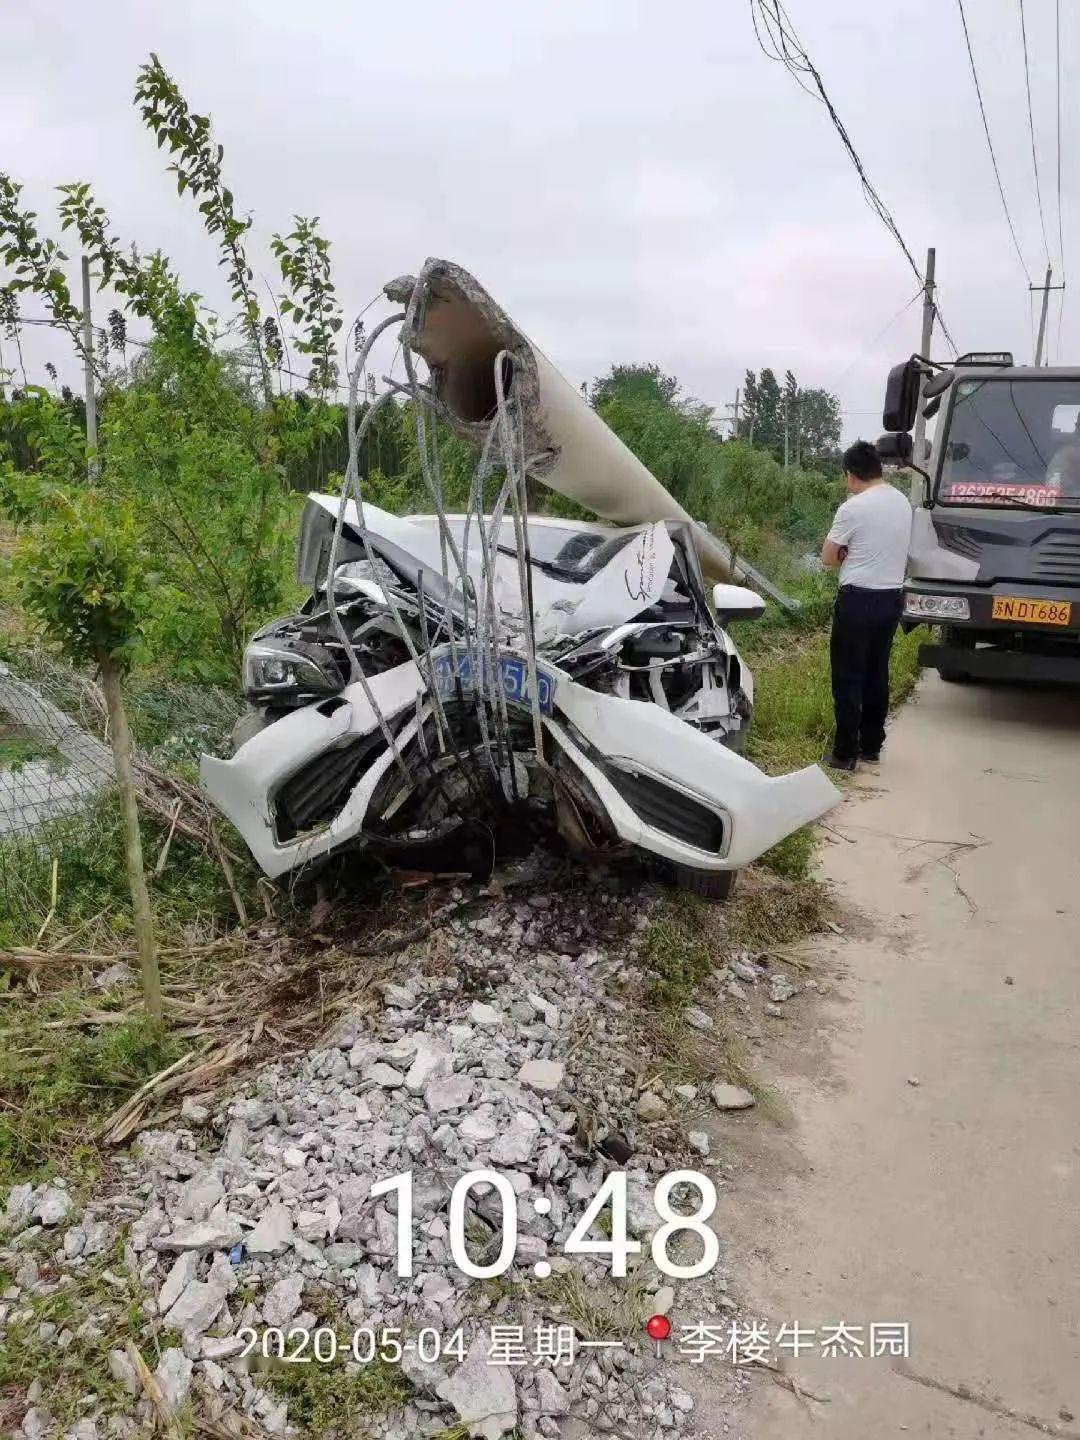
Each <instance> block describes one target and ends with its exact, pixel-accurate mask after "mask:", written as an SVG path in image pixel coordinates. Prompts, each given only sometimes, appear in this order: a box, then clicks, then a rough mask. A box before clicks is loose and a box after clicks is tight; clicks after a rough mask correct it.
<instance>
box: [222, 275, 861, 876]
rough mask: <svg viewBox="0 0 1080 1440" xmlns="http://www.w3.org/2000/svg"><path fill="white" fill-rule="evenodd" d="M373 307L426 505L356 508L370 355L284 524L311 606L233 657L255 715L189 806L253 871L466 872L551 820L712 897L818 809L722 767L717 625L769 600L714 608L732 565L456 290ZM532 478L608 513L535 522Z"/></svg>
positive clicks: (811, 797)
mask: <svg viewBox="0 0 1080 1440" xmlns="http://www.w3.org/2000/svg"><path fill="white" fill-rule="evenodd" d="M387 293H388V295H390V296H391V298H399V297H400V298H407V301H408V308H407V309H406V311H405V312H404V313H403V314H401V315H397V316H393V317H391V320H392V321H393V322H397V321H399V320H400V321H402V322H403V325H402V329H401V332H400V338H401V341H402V347H403V353H404V354H405V355H406V369H407V372H408V375H409V386H408V387H402V388H406V389H407V393H408V395H409V397H410V398H411V399H412V400H413V401H414V402H415V403H414V411H415V413H416V415H417V417H418V419H417V423H418V426H419V428H420V434H419V440H420V445H421V453H422V455H423V456H424V457H425V460H426V463H425V478H426V479H427V481H428V484H429V489H430V491H431V495H432V500H433V511H432V513H431V514H430V515H426V516H425V515H418V516H408V517H400V516H396V515H392V514H389V513H387V512H386V511H383V510H380V509H378V508H377V507H376V506H373V505H371V504H370V503H366V502H365V501H364V499H363V496H362V493H361V485H360V481H359V465H358V463H357V454H358V450H359V447H360V445H361V444H362V440H363V432H364V422H363V421H362V420H358V418H357V415H356V404H355V397H356V390H357V378H356V377H357V376H358V375H360V374H362V373H363V369H362V367H363V365H364V363H365V361H366V356H367V348H368V347H365V350H364V351H363V352H362V353H361V357H360V359H359V360H358V363H357V369H356V372H354V376H353V386H352V392H351V398H352V404H351V406H350V411H351V414H350V436H351V445H352V448H351V453H350V463H349V471H348V473H347V475H346V480H345V489H344V493H343V494H342V495H341V496H340V497H338V496H325V495H312V496H310V497H309V500H308V504H307V507H306V509H305V512H304V519H303V524H302V532H301V538H300V550H299V566H298V571H299V575H300V578H301V580H302V582H303V583H304V584H305V585H307V586H308V587H309V588H310V590H311V597H310V599H309V600H308V602H307V603H306V605H305V606H304V607H303V609H302V611H301V612H300V613H299V614H297V615H293V616H289V617H287V618H285V619H282V620H278V621H275V622H273V623H272V624H270V625H268V626H266V627H265V628H264V629H263V630H262V631H260V632H259V634H258V635H256V636H255V638H254V639H253V640H252V642H251V644H250V645H249V647H248V651H247V654H246V657H245V661H244V689H245V692H246V694H247V697H248V700H249V702H250V706H251V709H250V711H249V713H248V715H246V716H245V717H244V718H243V720H242V721H241V724H240V726H239V727H238V733H237V736H236V740H237V748H236V751H235V754H234V755H233V756H232V758H231V759H228V760H219V759H214V758H211V757H204V758H203V761H202V779H203V784H204V787H205V789H206V791H207V792H208V794H209V795H210V797H211V798H212V799H213V801H214V802H215V804H216V805H217V806H218V807H219V808H220V809H221V810H222V812H223V813H224V814H225V815H226V816H227V817H228V818H229V819H230V820H231V821H232V823H233V824H234V825H235V826H236V828H237V829H238V830H239V831H240V833H241V834H242V835H243V837H244V839H245V840H246V841H247V843H248V845H249V846H250V848H251V850H252V853H253V854H254V855H255V857H256V859H257V860H258V862H259V864H260V865H261V866H262V868H263V870H264V871H265V872H266V873H267V874H268V875H270V876H272V877H276V876H282V875H285V874H288V873H290V872H296V871H298V870H300V869H302V868H303V867H309V866H311V865H313V864H314V863H316V862H322V861H324V860H325V859H327V858H328V857H331V856H334V855H337V854H340V853H342V852H343V851H347V850H348V849H351V848H361V847H362V848H366V849H368V850H370V851H373V852H375V853H376V854H379V855H381V856H382V857H384V858H388V859H391V860H394V859H396V860H398V861H399V862H400V863H401V864H404V865H408V866H411V867H414V868H436V869H439V870H453V871H469V872H472V873H477V874H484V873H487V872H489V871H490V868H491V865H492V863H493V861H494V856H495V853H496V851H497V850H498V848H499V847H500V845H502V844H503V843H507V841H508V839H509V843H513V838H512V837H516V839H517V842H518V843H520V840H521V837H522V835H524V836H525V837H526V840H527V839H528V837H529V835H530V834H532V833H533V832H534V830H535V829H536V828H537V827H540V826H542V825H544V824H551V823H552V822H554V823H557V825H558V829H559V831H560V832H561V834H562V835H563V837H564V839H565V840H566V841H567V842H569V843H570V844H571V845H572V846H573V847H575V848H577V849H588V850H591V851H594V852H600V853H602V854H608V855H612V856H615V855H618V854H619V853H626V852H633V851H636V852H639V853H641V852H644V853H646V854H647V855H650V856H653V857H656V858H657V859H658V860H659V861H660V862H663V863H664V865H665V866H666V867H667V869H668V870H669V871H670V872H672V873H674V875H675V876H676V877H677V878H678V879H679V880H680V882H681V883H683V884H686V885H689V886H692V887H693V888H695V889H698V890H701V891H702V892H704V893H707V894H711V895H714V896H723V895H726V894H727V892H728V890H729V889H730V887H731V882H732V879H733V876H734V873H735V872H736V871H737V870H738V869H739V868H740V867H742V866H744V865H746V864H747V863H748V862H749V861H751V860H753V859H754V858H756V857H757V856H758V855H760V854H761V853H762V852H763V851H764V850H766V849H768V848H769V847H770V846H771V845H774V844H775V843H776V842H777V841H779V840H781V839H782V838H783V837H784V836H786V835H788V834H790V833H791V832H792V831H793V830H795V829H797V828H798V827H799V826H801V825H804V824H806V823H808V822H809V821H811V820H814V819H816V818H817V817H818V816H820V815H822V814H823V813H824V812H825V811H826V810H828V809H829V808H830V807H831V806H832V805H833V804H834V803H835V802H836V800H837V798H838V795H837V792H836V790H835V789H834V787H833V786H832V785H831V783H830V782H829V781H828V780H827V779H826V777H825V776H824V774H823V773H822V772H821V771H820V770H819V769H818V768H817V767H816V766H811V767H809V768H807V769H805V770H802V771H799V772H797V773H795V774H792V775H786V776H781V777H775V778H773V777H768V776H766V775H764V774H762V773H761V772H760V771H759V770H758V769H757V768H756V767H755V766H754V765H752V764H750V763H749V762H748V761H747V760H745V759H744V758H743V757H742V756H741V755H740V754H739V753H738V752H739V750H740V749H741V748H742V745H743V742H744V740H745V736H746V731H747V727H748V726H749V724H750V720H751V717H752V713H753V682H752V678H751V676H750V673H749V671H748V669H747V667H746V666H745V664H744V663H743V661H742V659H741V657H740V655H739V652H738V650H737V649H736V647H735V645H734V643H733V642H732V640H731V638H730V637H729V635H728V634H727V631H726V629H725V628H724V622H725V621H732V620H735V619H737V618H738V617H740V616H741V617H744V618H747V617H751V616H754V615H759V614H761V613H762V611H763V609H764V602H763V601H761V600H760V599H759V597H758V596H757V595H756V594H755V593H754V592H753V591H751V590H749V589H747V588H745V587H743V586H740V585H735V584H730V583H727V582H726V580H725V579H723V578H722V579H721V581H720V583H718V584H715V586H714V587H713V588H712V590H711V594H710V590H709V584H708V583H707V580H706V573H707V568H708V569H711V570H712V575H711V576H710V577H709V578H710V580H713V579H715V578H716V575H717V574H720V575H721V576H723V575H724V569H725V562H726V560H727V558H728V557H727V556H726V552H723V551H722V547H720V546H719V545H718V543H717V542H716V541H715V540H713V538H712V537H711V536H709V535H708V534H707V532H705V531H703V530H702V529H701V528H700V527H699V526H697V525H695V524H694V522H692V521H691V520H690V518H689V516H687V515H686V514H685V512H683V511H682V510H681V509H680V507H678V506H677V505H676V503H675V502H674V501H673V500H672V499H671V497H670V496H669V495H668V494H667V492H666V491H665V490H664V489H663V487H662V486H660V485H659V484H658V482H657V481H656V480H655V479H654V477H652V476H651V475H650V474H649V472H648V471H646V470H644V468H643V467H642V466H641V465H640V463H639V462H638V461H637V460H635V459H634V457H632V456H631V455H630V452H629V451H627V450H626V449H625V447H624V446H622V445H621V442H619V441H618V440H617V438H616V437H615V436H613V435H612V433H611V432H610V431H609V430H608V429H607V428H606V427H605V426H604V425H603V423H602V422H601V421H600V420H599V418H598V417H597V416H595V414H594V412H592V411H591V409H590V408H589V407H588V406H586V405H585V404H584V402H583V401H581V399H580V397H579V396H578V395H577V394H576V392H574V391H572V390H571V388H570V387H569V386H566V385H565V382H563V381H562V380H561V377H559V376H558V375H557V372H555V371H554V370H553V369H552V368H551V367H550V365H549V364H548V362H547V361H546V360H544V359H543V357H542V356H540V355H539V352H537V351H535V349H534V347H532V346H531V344H530V342H528V341H527V340H526V339H525V337H524V336H522V335H521V333H520V332H519V331H518V330H517V329H516V327H514V326H513V325H512V322H510V321H509V319H508V317H506V316H505V314H504V313H503V312H502V311H501V310H499V309H498V307H497V306H496V305H495V304H494V302H493V301H492V300H491V299H490V297H489V296H487V295H486V292H484V291H482V290H481V289H480V287H479V286H477V284H476V282H475V281H474V280H473V279H472V277H471V276H468V275H467V274H466V272H464V271H460V270H459V269H458V268H457V267H455V266H452V265H450V264H449V263H448V262H445V261H429V262H428V264H427V266H425V268H424V271H423V272H422V274H421V276H420V277H419V278H418V279H416V280H412V279H408V280H404V281H396V282H394V284H393V285H392V286H388V287H387ZM389 323H391V322H390V321H387V322H384V325H383V326H381V327H376V329H375V331H373V332H372V336H371V338H370V340H369V342H368V345H369V346H370V344H371V343H373V342H374V340H375V339H376V338H377V336H378V334H379V332H380V330H381V329H384V328H385V327H386V325H388V324H389ZM416 357H419V358H420V359H422V360H423V361H424V362H425V364H426V366H427V370H428V374H427V378H426V379H425V380H424V381H421V380H420V379H419V378H418V377H417V374H416V371H415V369H414V365H413V363H412V362H413V360H414V359H415V358H416ZM553 377H554V378H553ZM560 387H562V388H560ZM383 399H384V401H386V402H387V403H392V399H391V400H387V397H383ZM579 408H580V411H584V412H586V413H585V414H581V413H579ZM425 411H427V412H428V413H429V414H431V413H434V414H437V415H438V416H439V417H440V418H442V419H443V420H445V421H447V422H448V423H449V424H451V425H452V426H453V427H454V428H455V429H456V430H457V431H458V433H460V434H463V435H466V436H467V437H468V438H470V439H472V440H474V441H475V442H476V444H477V447H478V450H479V452H480V461H479V464H478V468H477V479H476V482H475V484H474V492H473V503H472V504H471V505H470V508H469V510H468V511H467V512H466V513H463V514H450V513H447V512H446V510H445V508H444V507H443V505H442V503H441V486H440V482H439V478H438V465H437V455H436V454H435V453H434V450H433V447H431V445H430V436H429V434H428V433H427V432H425V429H424V415H425ZM577 474H580V475H581V476H582V477H583V479H582V480H581V483H580V484H579V483H578V482H577V480H575V475H577ZM527 477H535V478H539V479H541V480H542V481H543V482H544V483H551V484H553V485H555V487H556V488H558V489H560V490H561V491H562V492H563V493H564V494H569V495H571V496H573V498H575V499H577V500H578V501H579V503H581V504H588V505H589V506H590V507H591V508H593V509H594V510H595V511H596V512H597V513H601V514H605V515H607V516H609V517H610V518H617V519H620V520H622V521H623V522H624V523H622V524H620V525H613V524H601V523H596V522H578V521H568V520H556V519H551V518H547V517H539V516H536V515H534V514H530V513H529V512H528V507H527V504H526V498H525V497H526V487H525V481H526V478H527ZM492 490H494V492H495V493H494V494H492V493H490V492H491V491H492ZM627 522H628V523H627ZM728 573H729V574H730V569H729V572H728ZM710 600H711V603H710Z"/></svg>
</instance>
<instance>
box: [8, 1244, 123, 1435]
mask: <svg viewBox="0 0 1080 1440" xmlns="http://www.w3.org/2000/svg"><path fill="white" fill-rule="evenodd" d="M55 1243H56V1241H55V1237H51V1238H50V1245H53V1246H55ZM39 1263H40V1264H41V1265H43V1266H44V1265H46V1264H47V1263H48V1262H47V1258H46V1256H45V1255H42V1256H41V1257H40V1260H39ZM106 1272H107V1273H108V1275H109V1276H111V1283H110V1282H109V1281H107V1280H106V1279H105V1278H104V1277H105V1274H106ZM19 1309H20V1311H21V1310H22V1309H28V1310H29V1311H30V1314H29V1316H28V1317H27V1318H15V1317H12V1318H9V1320H8V1323H7V1328H6V1330H5V1334H4V1344H3V1346H2V1347H0V1396H2V1395H3V1394H4V1392H5V1391H7V1392H8V1393H9V1394H11V1393H22V1392H24V1391H25V1389H26V1387H27V1386H28V1385H30V1384H31V1383H32V1382H33V1381H35V1380H37V1381H39V1382H40V1383H41V1386H42V1396H41V1401H40V1402H39V1403H40V1404H41V1406H42V1407H43V1408H44V1409H45V1410H47V1411H48V1413H49V1414H50V1415H51V1416H52V1417H53V1419H54V1421H55V1422H56V1425H57V1428H58V1430H59V1429H63V1428H66V1427H67V1426H69V1425H71V1424H73V1423H74V1422H75V1421H76V1420H78V1419H80V1418H82V1415H83V1414H84V1413H85V1410H84V1409H81V1408H80V1401H81V1400H82V1398H83V1397H84V1396H85V1395H86V1393H87V1390H88V1389H93V1391H94V1393H95V1395H96V1397H97V1404H98V1406H99V1407H101V1408H103V1409H105V1410H106V1411H115V1412H116V1413H118V1414H120V1413H124V1412H126V1411H127V1409H128V1408H129V1407H130V1405H131V1403H132V1401H131V1397H130V1396H129V1395H128V1393H127V1391H126V1390H124V1388H123V1386H122V1385H121V1384H120V1383H119V1382H118V1381H116V1380H114V1379H113V1378H112V1377H111V1376H110V1374H109V1369H108V1352H109V1351H110V1350H114V1349H123V1347H124V1345H125V1344H126V1343H127V1341H128V1340H130V1339H131V1337H132V1336H133V1335H136V1334H138V1332H139V1331H140V1330H142V1328H143V1327H144V1325H145V1324H146V1321H147V1318H148V1317H147V1316H146V1314H145V1313H144V1311H143V1309H142V1290H141V1287H140V1286H139V1283H138V1280H137V1278H136V1277H135V1276H133V1275H132V1274H131V1273H130V1272H129V1271H128V1270H127V1268H126V1266H125V1263H124V1258H123V1247H122V1243H121V1242H120V1241H117V1244H116V1246H115V1247H114V1249H113V1250H112V1251H111V1252H108V1253H106V1254H104V1255H100V1256H95V1257H94V1259H92V1260H90V1261H89V1262H88V1263H87V1265H86V1267H85V1269H83V1270H81V1271H76V1272H73V1273H71V1274H70V1275H68V1274H66V1275H65V1277H64V1279H63V1281H62V1283H61V1284H60V1285H59V1286H58V1287H57V1288H55V1289H52V1290H51V1291H50V1293H49V1294H47V1295H37V1294H32V1293H30V1292H27V1293H26V1294H25V1295H24V1297H23V1299H21V1300H20V1302H19ZM42 1325H53V1326H55V1327H56V1329H55V1331H53V1332H51V1338H48V1339H45V1338H43V1336H42V1334H41V1327H42ZM65 1330H69V1331H71V1332H72V1339H71V1341H70V1343H69V1344H68V1345H67V1347H66V1348H61V1346H60V1345H58V1344H57V1343H56V1342H57V1337H58V1336H59V1334H61V1333H62V1332H63V1331H65ZM47 1333H50V1332H47ZM9 1387H10V1388H9ZM0 1408H2V1402H0Z"/></svg>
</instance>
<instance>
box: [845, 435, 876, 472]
mask: <svg viewBox="0 0 1080 1440" xmlns="http://www.w3.org/2000/svg"><path fill="white" fill-rule="evenodd" d="M841 464H842V465H843V467H844V474H845V475H854V476H855V479H856V480H863V481H865V480H880V479H881V475H882V470H881V457H880V456H879V455H878V453H877V451H876V450H875V449H874V447H873V445H871V444H870V441H869V440H856V441H855V444H854V445H849V446H848V448H847V449H846V450H845V451H844V458H843V460H842V461H841Z"/></svg>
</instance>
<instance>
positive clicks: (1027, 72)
mask: <svg viewBox="0 0 1080 1440" xmlns="http://www.w3.org/2000/svg"><path fill="white" fill-rule="evenodd" d="M1017 4H1018V5H1019V7H1020V39H1021V42H1022V44H1023V48H1024V86H1025V89H1026V90H1027V112H1028V133H1029V134H1030V136H1031V167H1032V169H1033V170H1034V171H1035V199H1036V201H1037V202H1038V206H1039V224H1040V226H1041V227H1042V238H1043V249H1044V250H1045V251H1046V263H1047V264H1048V265H1049V263H1050V242H1049V240H1047V238H1046V216H1045V214H1044V213H1043V202H1042V186H1041V185H1040V184H1039V157H1038V154H1037V153H1036V149H1035V117H1034V116H1033V115H1032V113H1031V66H1030V64H1029V63H1028V43H1027V25H1026V24H1025V23H1024V0H1017Z"/></svg>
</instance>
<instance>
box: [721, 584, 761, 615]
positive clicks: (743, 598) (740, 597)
mask: <svg viewBox="0 0 1080 1440" xmlns="http://www.w3.org/2000/svg"><path fill="white" fill-rule="evenodd" d="M712 598H713V605H714V606H715V607H716V613H717V615H719V616H721V617H722V618H723V619H725V620H760V618H761V617H762V615H764V614H765V601H764V600H763V599H762V598H761V596H760V595H758V594H757V593H756V592H755V591H753V590H750V589H748V588H747V586H745V585H714V586H713V592H712Z"/></svg>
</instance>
